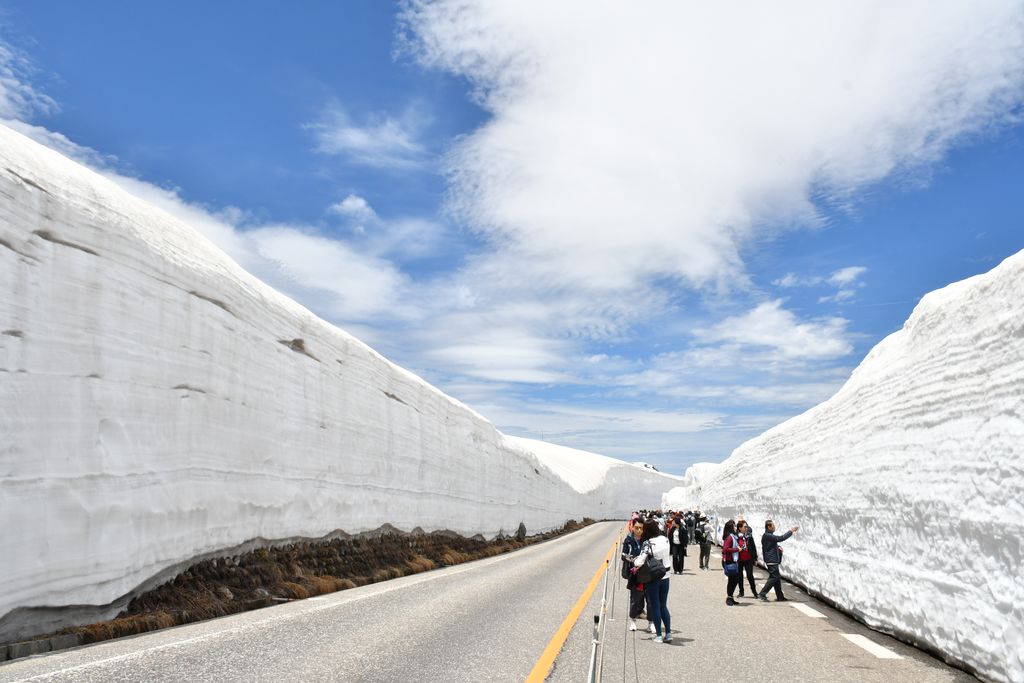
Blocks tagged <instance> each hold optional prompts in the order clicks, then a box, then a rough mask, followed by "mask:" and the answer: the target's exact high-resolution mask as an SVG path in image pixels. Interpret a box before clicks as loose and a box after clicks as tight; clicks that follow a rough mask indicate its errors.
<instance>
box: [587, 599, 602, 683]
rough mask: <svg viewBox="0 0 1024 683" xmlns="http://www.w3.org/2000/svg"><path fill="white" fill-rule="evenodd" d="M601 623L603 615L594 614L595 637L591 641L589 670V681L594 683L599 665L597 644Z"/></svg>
mask: <svg viewBox="0 0 1024 683" xmlns="http://www.w3.org/2000/svg"><path fill="white" fill-rule="evenodd" d="M600 623H601V615H600V614H595V615H594V637H593V639H592V640H591V641H590V670H589V671H588V672H587V683H594V672H595V671H596V667H597V644H598V643H599V642H601V641H600V639H599V638H598V626H599V624H600Z"/></svg>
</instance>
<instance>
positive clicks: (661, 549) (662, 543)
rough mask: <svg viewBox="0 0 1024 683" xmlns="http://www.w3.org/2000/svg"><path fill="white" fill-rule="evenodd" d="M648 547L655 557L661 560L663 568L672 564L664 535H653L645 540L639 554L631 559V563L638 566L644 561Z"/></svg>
mask: <svg viewBox="0 0 1024 683" xmlns="http://www.w3.org/2000/svg"><path fill="white" fill-rule="evenodd" d="M648 549H650V551H651V552H653V553H654V556H655V557H656V558H658V559H659V560H661V563H662V564H663V565H665V569H668V568H669V567H671V566H672V555H671V553H670V552H669V549H668V539H667V538H665V537H664V536H655V537H654V538H652V539H651V540H649V541H645V542H644V545H643V548H641V550H640V554H639V555H638V556H637V558H636V559H635V560H633V564H635V565H636V566H637V567H639V566H641V565H642V564H643V563H644V562H646V561H647V555H648Z"/></svg>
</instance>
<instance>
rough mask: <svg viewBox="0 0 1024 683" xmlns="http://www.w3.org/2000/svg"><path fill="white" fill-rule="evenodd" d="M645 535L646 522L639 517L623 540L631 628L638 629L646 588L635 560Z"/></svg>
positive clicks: (623, 563)
mask: <svg viewBox="0 0 1024 683" xmlns="http://www.w3.org/2000/svg"><path fill="white" fill-rule="evenodd" d="M643 535H644V523H643V521H641V520H640V519H639V518H637V519H636V520H634V521H633V523H632V525H631V526H630V529H629V534H627V535H626V538H625V539H624V540H623V541H622V576H623V578H625V579H626V589H627V590H628V591H629V630H630V631H635V630H636V620H637V618H638V617H639V616H640V615H641V614H642V613H643V611H644V602H645V596H644V590H643V586H641V585H639V584H637V582H636V576H635V575H634V572H632V571H630V570H631V569H632V568H633V560H635V559H636V558H637V557H638V556H639V555H640V548H641V546H642V545H643V542H642V541H641V540H640V539H642V538H643Z"/></svg>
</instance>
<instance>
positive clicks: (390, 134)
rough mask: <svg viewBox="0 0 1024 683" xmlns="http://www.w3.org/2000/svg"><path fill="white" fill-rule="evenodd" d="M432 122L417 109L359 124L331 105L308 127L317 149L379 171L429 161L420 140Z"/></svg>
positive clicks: (381, 115)
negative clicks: (427, 125) (428, 124)
mask: <svg viewBox="0 0 1024 683" xmlns="http://www.w3.org/2000/svg"><path fill="white" fill-rule="evenodd" d="M427 122H428V119H427V118H426V117H425V116H424V115H423V114H422V113H421V112H420V111H419V110H418V109H416V108H415V107H412V108H410V109H408V110H407V111H406V112H405V113H404V114H403V115H402V116H401V117H398V118H394V117H391V116H388V115H386V114H374V115H372V116H370V117H368V119H367V121H366V122H365V123H363V124H361V125H360V124H357V123H355V122H354V121H353V120H352V118H351V117H350V115H349V114H348V112H347V111H346V110H345V109H344V107H342V106H341V105H339V104H336V103H335V104H332V105H330V106H328V107H327V108H326V110H325V112H324V114H323V115H322V116H321V118H320V120H319V121H317V122H316V123H310V124H307V126H306V128H307V129H308V130H310V131H312V132H313V135H314V136H315V138H316V143H317V144H316V150H317V151H318V152H320V153H322V154H329V155H338V156H342V157H344V158H346V159H347V160H349V161H351V162H353V163H357V164H362V165H364V166H372V167H376V168H391V169H411V168H415V167H417V166H419V165H421V164H422V163H423V162H424V161H425V159H426V148H425V147H424V146H423V143H422V142H420V141H419V137H420V135H421V133H422V131H423V128H424V127H425V126H426V124H427Z"/></svg>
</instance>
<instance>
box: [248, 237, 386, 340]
mask: <svg viewBox="0 0 1024 683" xmlns="http://www.w3.org/2000/svg"><path fill="white" fill-rule="evenodd" d="M245 236H246V237H247V238H248V239H251V240H253V241H254V242H255V243H256V245H257V249H258V253H259V255H260V256H261V257H263V258H264V259H266V260H267V261H269V262H271V263H273V264H275V265H276V266H277V267H278V268H279V269H280V273H281V275H282V276H283V277H284V278H286V279H287V280H289V281H291V282H292V283H294V284H295V285H296V286H298V287H301V288H303V289H309V290H314V291H319V292H322V293H326V294H327V295H328V296H329V299H328V300H326V301H325V302H323V303H322V304H321V306H320V308H321V309H326V310H321V313H328V314H329V315H330V317H331V318H333V319H335V320H341V321H356V320H367V319H372V317H373V316H375V315H382V314H385V313H387V312H388V311H389V309H393V308H394V307H395V304H396V301H395V300H396V297H397V295H398V290H399V289H400V287H401V286H402V284H403V277H402V275H401V274H400V273H399V272H398V270H397V269H396V268H395V267H394V266H393V265H392V264H390V263H388V262H387V261H383V260H381V259H377V258H374V257H372V256H368V255H367V254H364V253H360V252H357V251H356V250H354V249H353V248H352V247H350V246H349V245H348V244H346V243H345V242H344V241H341V240H337V239H331V238H328V237H323V236H320V235H316V234H310V233H307V232H305V231H302V230H298V229H295V228H294V227H291V226H265V227H261V228H258V229H255V230H248V231H246V232H245ZM278 280H280V278H278ZM302 298H303V299H306V300H308V297H306V296H304V297H302ZM387 317H390V316H387Z"/></svg>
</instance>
